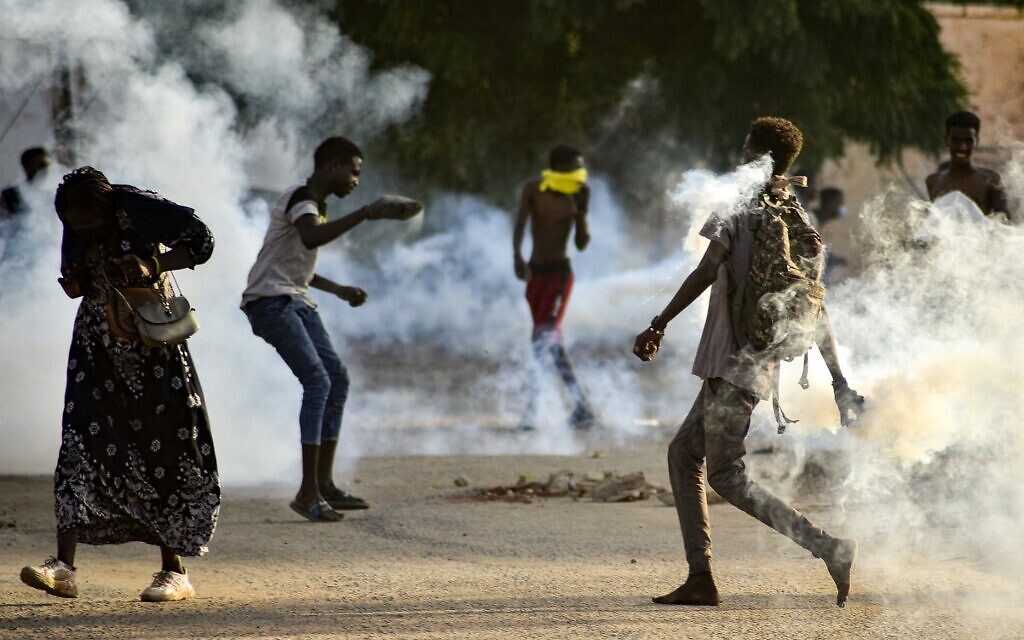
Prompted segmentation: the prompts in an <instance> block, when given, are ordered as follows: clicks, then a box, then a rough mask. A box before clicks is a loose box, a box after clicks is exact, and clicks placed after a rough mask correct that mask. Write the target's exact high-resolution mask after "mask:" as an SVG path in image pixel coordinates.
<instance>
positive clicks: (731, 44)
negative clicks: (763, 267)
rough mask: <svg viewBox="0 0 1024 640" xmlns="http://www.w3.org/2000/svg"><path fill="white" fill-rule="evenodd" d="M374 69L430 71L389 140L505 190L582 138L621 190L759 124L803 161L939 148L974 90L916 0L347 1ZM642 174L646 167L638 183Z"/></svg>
mask: <svg viewBox="0 0 1024 640" xmlns="http://www.w3.org/2000/svg"><path fill="white" fill-rule="evenodd" d="M333 15H334V17H335V18H336V19H337V21H338V22H339V25H340V28H341V29H342V31H343V32H344V33H345V34H347V35H348V36H350V37H352V38H353V39H354V40H355V41H356V42H358V43H360V44H363V45H365V46H367V47H369V48H370V49H371V50H372V51H373V52H374V55H375V61H376V64H378V65H380V66H381V67H389V66H392V65H394V64H399V63H403V62H410V63H413V64H416V65H419V66H421V67H423V68H425V69H427V70H429V71H430V72H431V73H432V74H433V80H432V82H431V85H430V91H429V95H428V97H427V100H426V103H425V104H424V107H423V109H422V111H421V113H420V114H419V115H418V116H417V117H416V118H415V119H414V120H413V121H412V122H409V123H406V124H405V125H403V126H401V127H396V128H394V129H392V130H391V131H389V132H388V134H387V136H386V140H385V145H386V148H387V150H388V153H389V154H390V155H391V156H393V157H394V159H396V160H397V161H399V162H398V164H399V165H400V167H401V168H402V169H403V171H405V172H407V175H408V176H409V177H411V178H416V179H419V180H421V181H423V183H424V184H426V185H433V186H444V187H446V188H451V189H459V190H467V191H476V192H482V193H490V194H495V195H496V194H501V195H505V194H507V193H509V190H510V189H511V188H512V185H514V184H515V183H517V182H519V181H521V180H522V179H523V177H524V176H526V175H531V174H532V173H533V172H535V171H536V170H538V169H539V168H540V166H541V163H542V161H543V158H544V157H545V156H546V152H547V150H548V149H549V148H550V147H551V146H553V145H555V144H558V143H561V142H565V143H568V144H573V145H575V146H579V147H581V148H583V149H584V150H585V152H586V153H587V154H588V156H589V163H590V164H591V166H593V167H596V168H598V169H600V170H603V171H605V172H607V173H609V174H610V175H611V176H612V177H613V178H614V179H616V180H617V181H620V182H630V180H631V174H636V173H638V172H639V173H644V174H649V173H650V171H648V169H647V168H646V167H651V166H653V162H654V158H661V159H665V158H666V154H668V156H667V157H669V158H671V159H672V160H673V161H674V163H675V168H683V167H684V166H685V165H686V164H687V163H692V162H694V161H698V160H701V161H704V162H705V163H707V164H710V165H712V166H725V165H727V164H728V163H730V162H733V161H734V160H735V158H736V155H737V152H738V148H739V146H740V145H741V143H742V139H743V136H744V133H745V131H746V128H747V126H748V124H749V122H750V120H751V119H753V118H754V117H756V116H758V115H778V116H783V117H786V118H789V119H791V120H793V121H794V122H796V123H797V125H798V126H800V127H801V128H802V129H803V131H804V133H805V136H806V144H805V147H804V149H805V151H804V155H803V156H802V158H801V160H802V161H803V164H804V165H805V166H806V165H808V164H810V165H813V164H816V163H818V162H820V161H821V160H823V159H825V158H828V157H834V156H837V155H839V154H840V153H841V152H842V147H843V141H844V140H846V139H850V140H858V141H863V142H866V143H868V144H869V145H870V147H871V149H872V151H873V152H874V154H875V155H876V157H877V158H878V159H879V160H880V161H885V160H887V159H889V158H892V157H893V156H894V155H895V154H897V153H898V152H899V151H900V150H901V149H904V148H908V147H917V148H921V149H924V150H928V151H935V150H937V147H938V145H940V144H941V142H942V123H943V119H944V118H945V116H946V115H947V114H948V113H950V112H951V111H954V110H956V109H957V108H959V107H960V106H961V105H962V104H963V103H964V101H965V99H966V94H965V90H964V87H963V86H962V84H961V83H960V81H959V80H958V77H957V63H956V60H955V58H954V57H953V56H952V55H951V54H949V53H948V52H946V51H945V50H943V48H942V47H941V46H940V44H939V40H938V32H939V27H938V24H937V23H936V21H935V19H934V18H933V17H932V16H931V14H929V13H928V11H927V10H926V9H924V8H923V7H922V6H921V4H920V3H919V2H914V1H911V0H773V1H772V2H764V1H763V0H735V1H733V2H720V1H719V0H605V1H597V0H492V1H490V2H479V1H475V0H403V1H402V2H393V1H390V0H335V3H334V10H333ZM634 177H635V176H634Z"/></svg>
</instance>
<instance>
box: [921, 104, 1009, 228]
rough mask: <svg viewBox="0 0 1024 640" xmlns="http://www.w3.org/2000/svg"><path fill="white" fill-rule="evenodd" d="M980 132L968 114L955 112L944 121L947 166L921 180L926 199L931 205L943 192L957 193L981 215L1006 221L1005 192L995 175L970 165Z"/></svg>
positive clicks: (974, 119) (997, 175) (979, 126)
mask: <svg viewBox="0 0 1024 640" xmlns="http://www.w3.org/2000/svg"><path fill="white" fill-rule="evenodd" d="M980 131H981V120H980V119H979V118H978V116H976V115H974V114H973V113H971V112H970V111H958V112H956V113H954V114H953V115H951V116H949V117H948V118H946V146H947V147H948V148H949V166H948V167H945V168H942V169H940V170H939V171H936V172H935V173H933V174H931V175H930V176H928V178H927V179H925V186H927V187H928V198H929V199H930V200H932V201H933V202H934V201H935V200H937V199H938V198H940V197H942V196H944V195H946V194H947V193H950V192H953V191H959V192H961V193H963V194H964V195H965V196H967V197H968V198H970V199H971V200H973V201H974V202H975V204H977V205H978V208H980V209H981V212H982V213H984V214H985V215H987V216H999V217H1002V218H1004V219H1007V218H1008V214H1007V211H1008V207H1007V204H1006V192H1005V191H1004V190H1003V185H1002V182H1001V180H1000V178H999V174H998V173H996V172H995V171H991V170H989V169H979V168H978V167H975V166H974V165H973V164H972V163H971V155H972V154H973V153H974V148H975V146H977V144H978V133H979V132H980Z"/></svg>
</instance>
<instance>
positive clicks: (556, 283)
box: [512, 146, 595, 431]
mask: <svg viewBox="0 0 1024 640" xmlns="http://www.w3.org/2000/svg"><path fill="white" fill-rule="evenodd" d="M548 163H549V167H550V168H549V169H547V170H545V171H543V172H542V173H541V178H540V179H539V180H538V179H535V180H530V181H529V182H527V183H526V185H525V186H523V190H522V193H521V195H520V198H519V210H518V212H517V214H516V223H515V231H514V233H513V237H512V248H513V252H514V255H515V273H516V277H517V278H519V279H520V280H524V281H526V283H527V284H526V300H527V302H528V303H529V304H530V313H531V315H532V316H533V338H532V346H533V353H534V357H535V361H536V365H537V366H535V367H534V370H533V371H532V372H531V374H530V383H529V400H528V401H527V406H526V411H525V412H524V413H523V418H522V420H521V421H520V423H519V429H520V430H522V431H532V430H533V429H534V428H536V424H535V423H536V419H537V401H538V397H539V396H540V377H541V374H542V371H541V364H542V362H543V360H544V357H545V353H549V354H550V355H551V357H552V359H553V360H554V363H555V369H556V370H557V371H558V374H559V376H560V377H561V378H562V382H564V383H565V386H566V388H567V389H568V390H569V395H570V396H571V397H572V400H573V402H574V403H575V408H574V410H573V412H572V415H571V416H570V417H569V426H570V427H572V428H573V429H578V430H587V429H590V428H591V427H593V426H594V423H595V417H594V412H593V410H592V409H591V406H590V403H589V402H588V400H587V398H586V396H585V395H584V393H583V389H582V388H581V387H580V384H579V381H578V380H577V379H576V372H575V370H574V369H573V365H572V360H571V359H570V358H569V353H568V352H567V351H566V349H565V345H564V341H563V337H562V329H561V325H562V318H563V317H564V316H565V310H566V306H567V305H568V303H569V295H570V293H572V285H573V273H572V265H571V263H570V262H569V257H568V255H567V248H568V244H569V233H570V232H571V231H572V230H573V226H575V228H576V236H575V241H576V248H577V249H579V250H580V251H583V250H584V249H586V247H587V244H588V243H589V242H590V231H589V230H588V228H587V206H588V202H589V198H590V191H589V189H588V188H587V184H586V182H587V170H586V169H585V168H584V167H583V154H581V153H580V152H579V150H577V149H574V148H572V147H567V146H558V147H555V148H554V149H552V150H551V153H550V155H549V158H548ZM527 222H529V223H530V231H531V239H532V240H533V252H532V254H531V255H530V260H529V262H527V261H526V260H524V259H523V254H522V245H523V237H524V235H525V233H526V224H527Z"/></svg>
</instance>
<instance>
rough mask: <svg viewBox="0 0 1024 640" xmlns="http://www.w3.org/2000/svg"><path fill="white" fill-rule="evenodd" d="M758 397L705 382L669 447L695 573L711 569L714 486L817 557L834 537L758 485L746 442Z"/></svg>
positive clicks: (717, 380) (688, 555) (682, 524)
mask: <svg viewBox="0 0 1024 640" xmlns="http://www.w3.org/2000/svg"><path fill="white" fill-rule="evenodd" d="M756 405H757V398H756V397H755V396H754V395H753V394H751V393H750V392H748V391H745V390H743V389H740V388H739V387H737V386H735V385H733V384H731V383H729V382H727V381H725V380H722V379H721V378H712V379H709V380H705V381H704V386H703V387H702V388H701V391H700V394H699V395H698V396H697V399H696V400H695V401H694V403H693V408H692V409H691V410H690V413H689V415H687V416H686V420H684V421H683V424H682V426H681V427H680V428H679V432H678V433H676V436H675V438H673V439H672V443H671V444H670V445H669V447H668V469H669V477H670V479H671V481H672V493H673V494H674V496H675V502H676V512H677V514H678V515H679V526H680V527H681V528H682V531H683V546H684V547H685V549H686V561H687V562H688V563H689V565H690V573H701V572H706V571H711V525H710V522H709V519H708V503H707V498H706V496H705V494H704V460H705V457H706V458H707V474H708V484H710V485H711V488H712V489H714V490H715V491H716V492H717V493H718V494H719V495H720V496H722V497H723V498H724V499H725V500H726V501H728V502H729V503H730V504H732V505H733V506H734V507H736V508H738V509H740V510H742V511H744V512H746V513H747V514H749V515H751V516H753V517H754V518H757V519H758V520H760V521H761V522H763V523H764V524H766V525H768V526H769V527H771V528H772V529H775V530H776V531H778V532H779V533H781V534H782V535H784V536H786V537H788V538H790V539H791V540H793V541H794V542H796V543H797V544H798V545H800V546H801V547H803V548H805V549H807V550H808V551H810V552H811V553H812V554H814V555H815V556H820V555H821V554H822V553H823V552H825V551H826V550H827V549H828V545H829V542H830V541H831V537H830V536H829V535H828V534H826V533H825V532H824V531H822V530H821V529H819V528H817V527H815V526H814V525H813V524H811V522H810V521H809V520H808V519H807V518H805V517H804V516H803V515H801V514H800V512H798V511H796V510H795V509H793V508H792V507H790V506H789V505H787V504H786V503H785V502H783V501H782V500H780V499H779V498H777V497H776V496H774V495H772V493H771V492H769V491H767V490H766V489H765V488H764V487H762V486H760V485H758V484H757V483H755V482H754V481H752V480H751V479H750V478H749V477H748V475H747V470H746V466H745V465H744V464H743V456H744V455H745V454H746V452H747V450H746V447H745V446H744V444H743V440H744V439H745V438H746V437H747V431H748V430H749V429H750V414H751V413H752V412H753V410H754V407H755V406H756Z"/></svg>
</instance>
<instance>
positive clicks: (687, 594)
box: [651, 573, 721, 607]
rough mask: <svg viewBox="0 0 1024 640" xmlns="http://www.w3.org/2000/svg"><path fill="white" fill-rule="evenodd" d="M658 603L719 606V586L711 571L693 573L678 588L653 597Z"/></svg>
mask: <svg viewBox="0 0 1024 640" xmlns="http://www.w3.org/2000/svg"><path fill="white" fill-rule="evenodd" d="M651 600H652V601H653V602H656V603H657V604H688V605H694V606H704V607H717V606H718V605H719V603H721V600H720V599H719V598H718V587H716V586H715V579H714V578H713V577H711V574H710V573H691V574H690V576H689V577H688V578H686V582H684V583H683V584H682V585H681V586H680V587H679V588H678V589H676V590H675V591H673V592H672V593H669V594H667V595H664V596H658V597H657V598H651Z"/></svg>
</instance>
